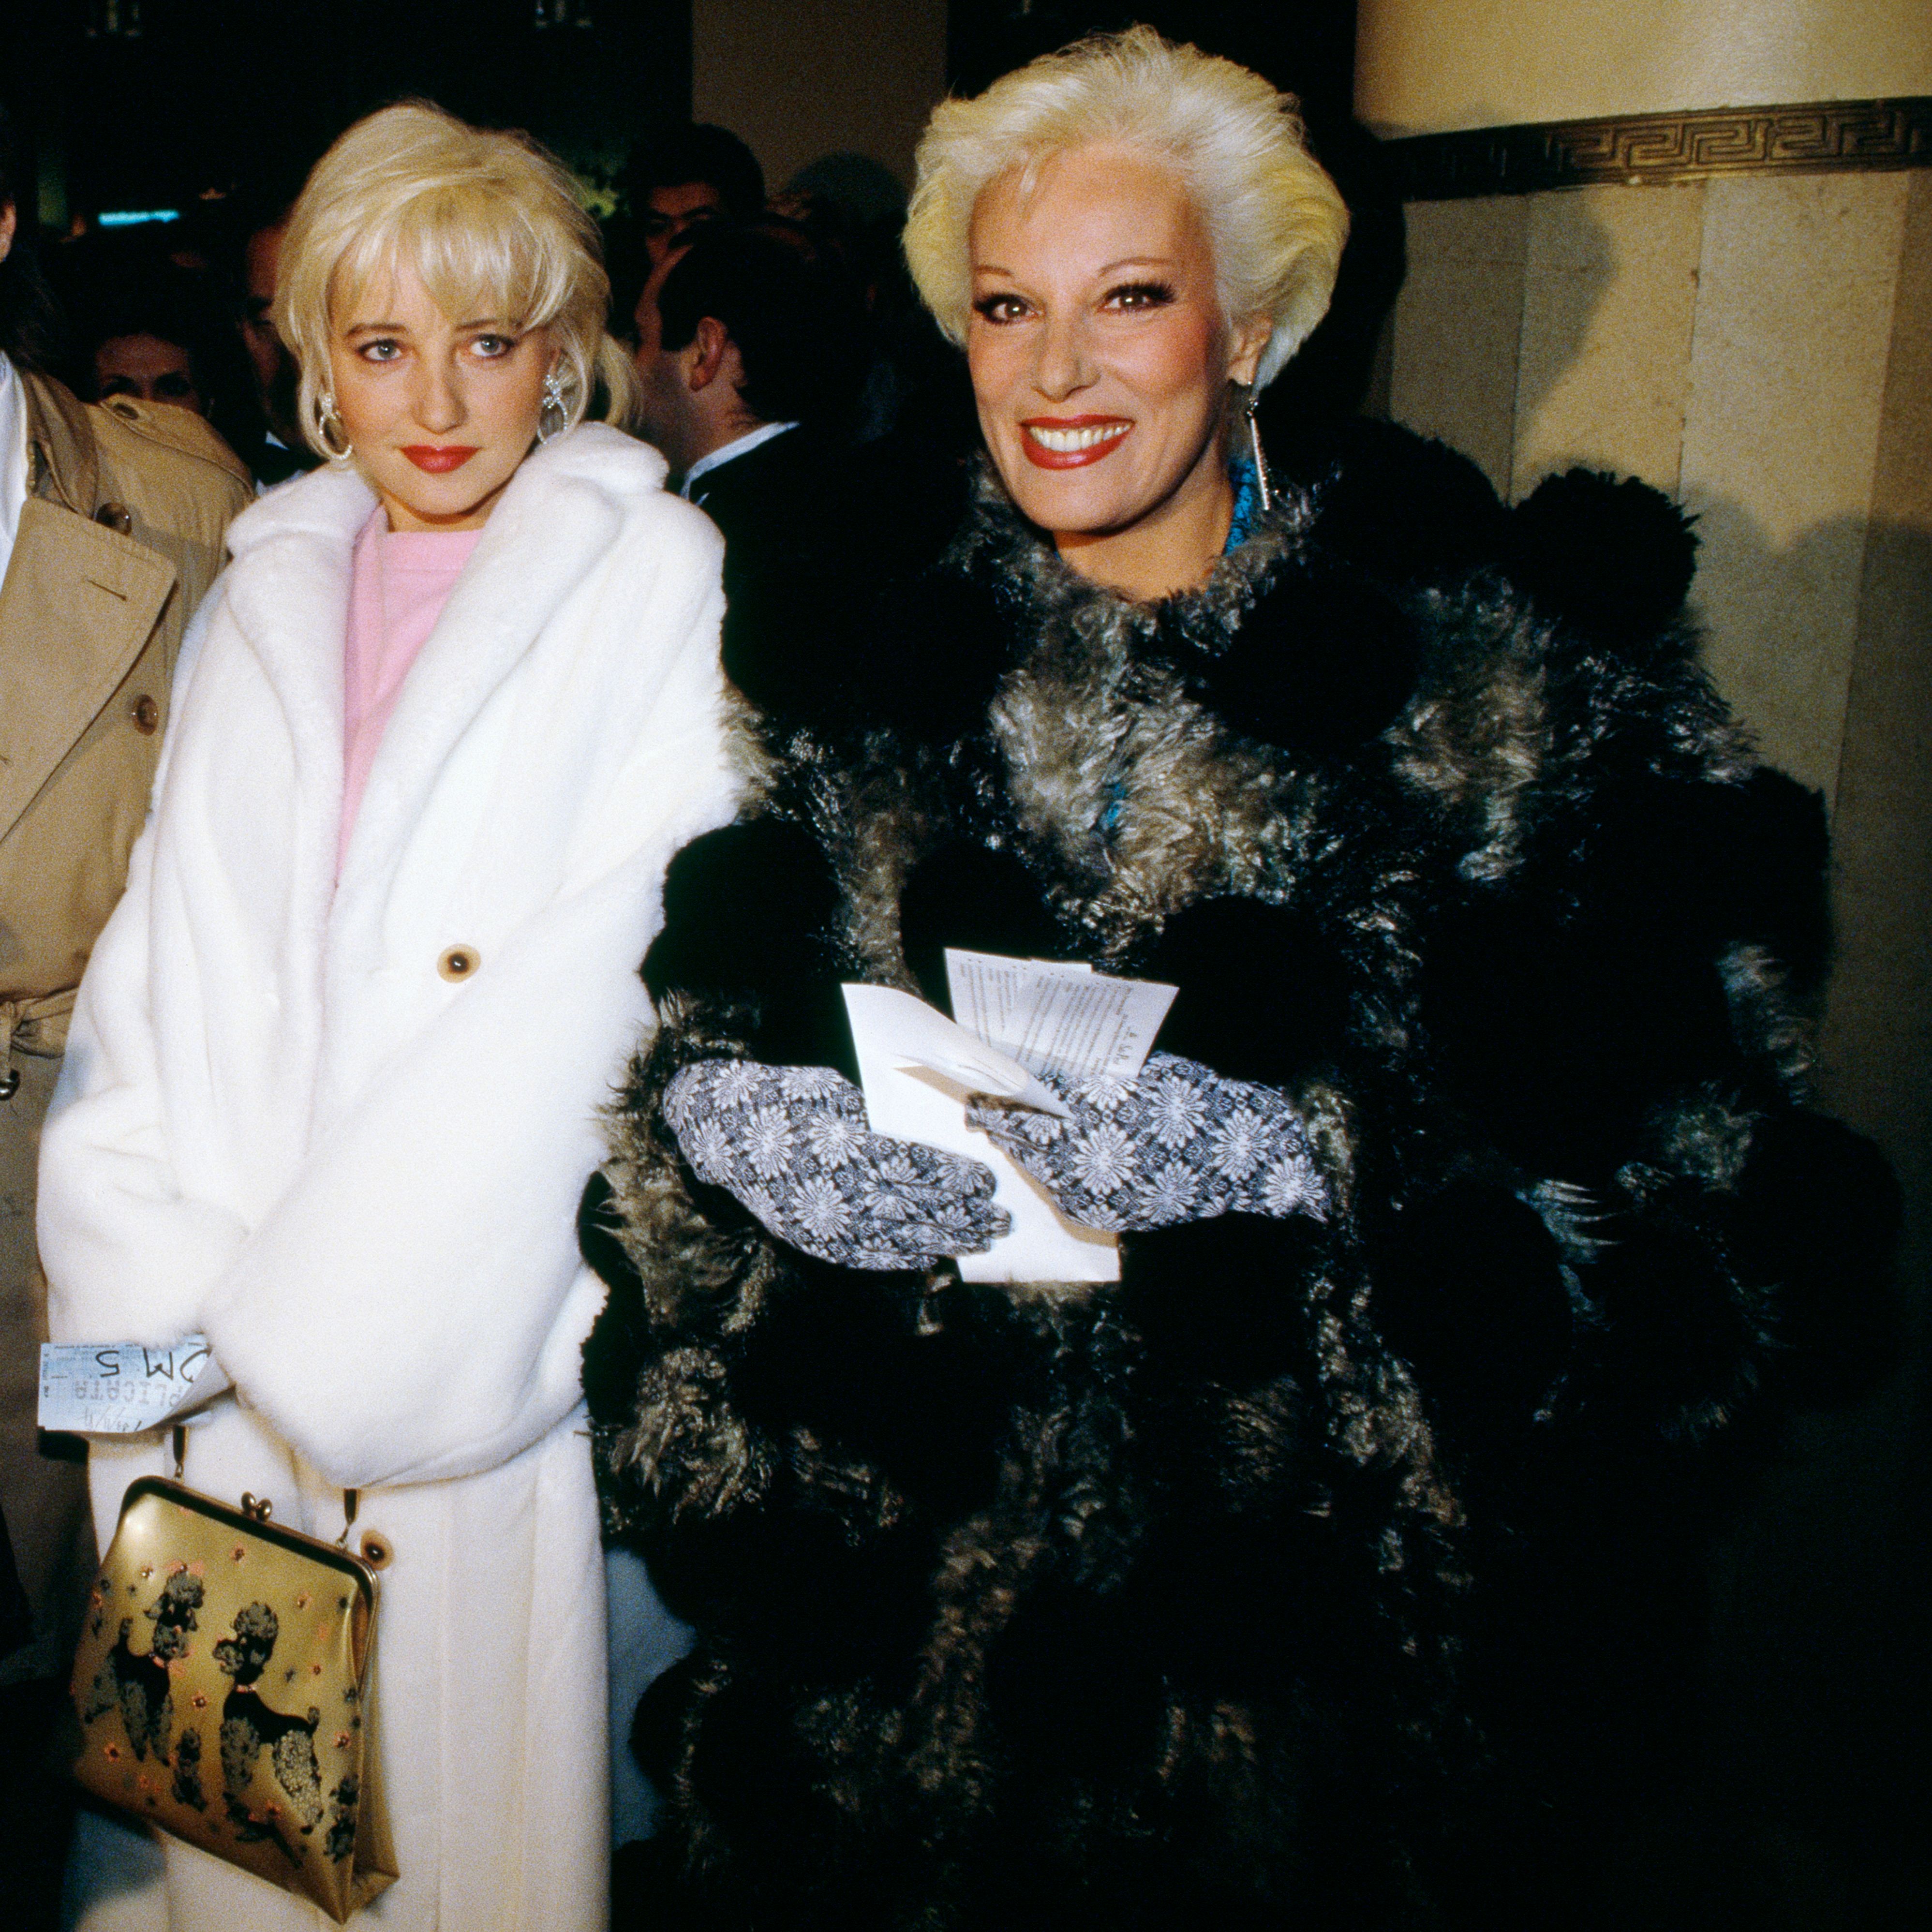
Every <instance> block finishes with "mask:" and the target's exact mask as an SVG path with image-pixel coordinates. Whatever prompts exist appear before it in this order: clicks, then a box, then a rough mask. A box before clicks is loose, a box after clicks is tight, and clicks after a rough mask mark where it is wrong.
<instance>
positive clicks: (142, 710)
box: [131, 691, 161, 733]
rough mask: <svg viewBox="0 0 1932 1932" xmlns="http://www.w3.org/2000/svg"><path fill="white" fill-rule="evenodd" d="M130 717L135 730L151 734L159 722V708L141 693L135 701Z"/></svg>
mask: <svg viewBox="0 0 1932 1932" xmlns="http://www.w3.org/2000/svg"><path fill="white" fill-rule="evenodd" d="M131 715H132V716H133V720H134V729H135V730H137V731H140V732H145V733H151V732H153V731H154V729H155V728H156V727H157V726H158V725H159V724H160V721H161V707H160V706H159V705H158V704H157V703H155V702H154V700H153V699H152V698H151V697H149V696H148V694H147V693H146V692H145V691H143V692H142V694H141V695H140V696H139V697H137V698H136V699H135V700H134V706H133V712H132V713H131Z"/></svg>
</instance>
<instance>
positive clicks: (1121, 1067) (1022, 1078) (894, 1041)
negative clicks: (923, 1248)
mask: <svg viewBox="0 0 1932 1932" xmlns="http://www.w3.org/2000/svg"><path fill="white" fill-rule="evenodd" d="M946 969H947V980H948V981H949V983H950V990H951V992H952V996H953V1011H954V1012H955V1013H957V1014H959V1016H960V1017H961V1019H962V1021H963V1022H965V1024H963V1025H956V1024H955V1023H954V1022H953V1021H951V1020H949V1019H947V1017H946V1016H945V1015H944V1013H939V1012H938V1011H936V1010H935V1009H934V1008H932V1007H929V1006H928V1005H927V1004H926V1003H925V1001H922V1000H918V999H915V998H913V996H912V995H911V994H910V993H902V992H898V990H897V989H895V988H893V987H890V986H847V987H845V988H844V995H845V1010H846V1015H847V1018H848V1019H850V1022H851V1025H852V1045H853V1050H854V1052H856V1055H857V1057H858V1061H859V1085H861V1086H862V1088H864V1090H865V1112H866V1114H867V1115H868V1118H870V1120H871V1124H872V1127H873V1130H874V1132H875V1133H882V1134H890V1135H892V1136H893V1137H894V1138H895V1139H899V1140H907V1141H919V1142H923V1143H924V1144H925V1145H927V1146H928V1147H936V1148H941V1149H943V1150H944V1151H945V1152H947V1153H948V1154H963V1155H965V1157H967V1158H968V1160H977V1161H983V1162H984V1163H986V1166H989V1167H990V1168H991V1169H992V1170H993V1175H994V1179H995V1187H994V1190H993V1198H994V1199H995V1200H996V1201H998V1202H999V1204H1000V1205H1001V1207H1003V1208H1005V1209H1006V1211H1007V1213H1008V1214H1010V1215H1011V1216H1012V1217H1013V1229H1012V1231H1011V1232H1010V1233H1008V1234H1007V1235H1004V1236H1002V1237H1001V1239H1000V1240H998V1241H995V1243H994V1244H993V1245H992V1247H991V1248H989V1250H987V1251H986V1253H984V1254H977V1255H962V1256H959V1273H960V1275H961V1277H962V1279H964V1280H967V1281H989V1282H990V1281H1118V1280H1120V1278H1121V1254H1120V1241H1119V1238H1118V1237H1117V1236H1115V1235H1110V1234H1106V1233H1103V1232H1101V1230H1100V1229H1097V1228H1083V1227H1082V1226H1080V1225H1079V1223H1077V1222H1073V1221H1070V1220H1067V1217H1066V1216H1065V1215H1064V1214H1061V1211H1060V1210H1059V1209H1058V1208H1056V1207H1055V1205H1054V1204H1053V1201H1052V1197H1051V1196H1049V1194H1048V1193H1047V1192H1046V1190H1045V1189H1044V1188H1043V1187H1041V1186H1040V1183H1039V1182H1038V1181H1035V1180H1034V1178H1033V1177H1032V1176H1031V1175H1030V1174H1028V1172H1026V1170H1025V1169H1024V1168H1022V1167H1021V1166H1019V1164H1018V1163H1016V1162H1015V1161H1013V1160H1010V1158H1009V1157H1007V1155H1006V1154H1004V1153H1003V1152H1002V1151H1001V1150H1000V1148H998V1146H997V1145H995V1143H994V1142H992V1141H991V1140H989V1139H988V1138H987V1137H986V1135H984V1134H983V1133H979V1132H977V1130H974V1129H973V1128H971V1127H968V1126H967V1124H966V1102H967V1100H968V1097H969V1096H970V1095H971V1094H995V1095H998V1097H1001V1099H1003V1100H1016V1101H1019V1103H1021V1104H1022V1105H1023V1106H1029V1107H1037V1108H1038V1109H1040V1110H1041V1111H1042V1112H1045V1113H1050V1114H1057V1115H1060V1116H1061V1118H1063V1119H1064V1118H1066V1117H1067V1109H1066V1108H1065V1107H1064V1106H1062V1105H1061V1103H1060V1102H1059V1100H1058V1099H1056V1098H1055V1095H1054V1094H1053V1092H1052V1090H1051V1089H1050V1088H1047V1087H1046V1086H1044V1085H1042V1084H1041V1082H1040V1080H1039V1079H1037V1076H1038V1075H1040V1074H1042V1073H1063V1074H1066V1073H1075V1074H1078V1073H1110V1074H1112V1075H1113V1076H1115V1078H1117V1079H1132V1078H1133V1076H1134V1075H1135V1074H1136V1073H1139V1071H1140V1070H1141V1067H1142V1063H1143V1062H1144V1061H1145V1060H1146V1058H1147V1056H1148V1051H1149V1049H1151V1047H1152V1046H1153V1044H1154V1033H1155V1031H1156V1030H1157V1028H1159V1026H1160V1022H1161V1020H1162V1019H1163V1017H1164V1016H1166V1012H1167V1009H1168V1007H1169V1004H1170V1003H1171V1002H1172V1000H1173V998H1174V989H1173V988H1172V986H1152V985H1150V984H1149V983H1147V982H1145V981H1140V980H1112V979H1109V978H1106V977H1104V976H1103V975H1102V974H1097V973H1095V972H1094V971H1091V969H1090V968H1087V967H1085V966H1066V965H1055V964H1053V963H1051V962H1046V961H1041V960H1032V959H1001V958H998V956H995V955H992V954H990V953H959V952H955V951H953V950H952V949H950V948H949V949H948V950H947V955H946Z"/></svg>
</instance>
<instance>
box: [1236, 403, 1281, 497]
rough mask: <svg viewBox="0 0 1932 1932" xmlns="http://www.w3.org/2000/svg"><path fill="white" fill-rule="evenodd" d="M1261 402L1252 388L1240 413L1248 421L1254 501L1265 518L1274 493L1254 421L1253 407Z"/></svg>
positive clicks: (1259, 431) (1258, 431)
mask: <svg viewBox="0 0 1932 1932" xmlns="http://www.w3.org/2000/svg"><path fill="white" fill-rule="evenodd" d="M1260 401H1261V392H1259V390H1258V389H1254V388H1253V387H1252V386H1250V389H1248V391H1247V395H1246V396H1245V397H1244V399H1243V401H1242V404H1241V413H1242V415H1243V416H1246V417H1247V420H1248V449H1249V451H1250V453H1251V454H1252V455H1253V458H1254V459H1255V499H1256V502H1258V503H1259V505H1260V506H1261V510H1262V514H1263V515H1264V516H1265V515H1266V514H1268V511H1269V510H1270V509H1271V508H1272V507H1273V506H1274V490H1273V489H1272V488H1271V487H1270V485H1269V482H1268V458H1266V457H1265V456H1264V455H1262V433H1261V430H1260V428H1259V425H1257V424H1256V421H1255V407H1256V404H1258V403H1259V402H1260Z"/></svg>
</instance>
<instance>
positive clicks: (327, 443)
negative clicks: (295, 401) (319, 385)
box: [315, 389, 356, 463]
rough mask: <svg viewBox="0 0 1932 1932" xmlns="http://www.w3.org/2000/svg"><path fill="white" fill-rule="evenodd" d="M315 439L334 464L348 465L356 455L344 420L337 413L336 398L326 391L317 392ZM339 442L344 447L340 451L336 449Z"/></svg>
mask: <svg viewBox="0 0 1932 1932" xmlns="http://www.w3.org/2000/svg"><path fill="white" fill-rule="evenodd" d="M331 432H333V434H331ZM315 439H316V440H317V442H318V443H320V444H321V445H322V447H323V453H324V454H325V455H326V456H327V457H328V458H329V461H330V462H332V463H347V461H348V460H349V459H350V457H352V456H353V455H355V453H356V446H355V445H354V444H353V443H351V442H350V440H349V434H348V431H347V430H345V429H344V428H343V424H342V419H341V417H340V416H338V415H337V414H336V413H335V398H334V397H333V396H332V395H330V394H329V392H328V391H327V390H326V389H319V390H317V392H316V398H315ZM338 440H340V441H341V449H338V448H337V447H336V443H337V442H338Z"/></svg>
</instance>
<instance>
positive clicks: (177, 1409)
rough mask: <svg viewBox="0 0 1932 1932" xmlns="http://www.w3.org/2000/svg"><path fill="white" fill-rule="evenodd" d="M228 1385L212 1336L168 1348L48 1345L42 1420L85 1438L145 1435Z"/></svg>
mask: <svg viewBox="0 0 1932 1932" xmlns="http://www.w3.org/2000/svg"><path fill="white" fill-rule="evenodd" d="M228 1385H229V1384H228V1378H227V1376H226V1375H225V1374H223V1373H222V1371H221V1370H220V1367H218V1366H217V1364H216V1363H215V1360H214V1355H213V1354H212V1353H211V1352H210V1350H209V1349H208V1340H207V1337H205V1336H202V1335H186V1336H184V1337H182V1338H181V1340H180V1341H178V1342H177V1343H174V1344H173V1346H172V1347H169V1348H166V1349H144V1348H142V1346H140V1345H139V1343H131V1342H118V1343H92V1342H43V1343H41V1345H40V1412H39V1420H40V1427H42V1428H43V1429H60V1430H69V1431H71V1432H72V1433H74V1434H77V1435H81V1436H137V1435H139V1433H141V1432H142V1430H146V1429H160V1428H164V1427H166V1425H167V1424H169V1423H172V1422H174V1421H178V1420H180V1419H181V1417H182V1416H183V1415H184V1413H185V1412H187V1410H189V1409H191V1408H195V1407H198V1406H200V1405H201V1404H202V1403H206V1402H208V1401H209V1400H211V1399H212V1398H213V1397H214V1396H217V1395H218V1394H220V1392H221V1391H222V1390H223V1389H225V1388H227V1387H228Z"/></svg>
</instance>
